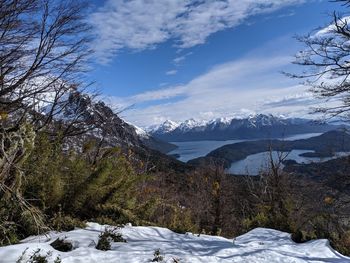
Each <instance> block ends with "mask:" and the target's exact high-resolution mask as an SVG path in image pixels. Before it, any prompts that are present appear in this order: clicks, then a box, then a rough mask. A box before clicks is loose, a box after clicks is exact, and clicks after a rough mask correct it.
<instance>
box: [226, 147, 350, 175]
mask: <svg viewBox="0 0 350 263" xmlns="http://www.w3.org/2000/svg"><path fill="white" fill-rule="evenodd" d="M306 152H314V151H312V150H292V151H291V152H289V153H281V152H276V151H273V152H272V158H273V160H274V161H275V162H277V161H278V159H279V156H281V155H282V156H283V157H284V156H286V155H287V157H286V158H285V159H286V160H294V161H296V162H297V163H300V164H301V163H305V164H308V163H313V162H325V161H329V160H331V159H334V158H339V157H342V156H347V155H349V153H346V152H338V153H336V154H335V155H334V157H327V158H318V157H302V156H300V154H303V153H306ZM269 160H270V153H269V152H262V153H257V154H252V155H249V156H247V157H246V158H245V159H244V160H241V161H238V162H234V163H232V164H231V167H230V168H229V169H228V170H227V171H228V173H230V174H247V175H258V174H259V172H260V171H263V170H267V169H268V167H269V164H268V163H269ZM281 168H283V165H282V167H281Z"/></svg>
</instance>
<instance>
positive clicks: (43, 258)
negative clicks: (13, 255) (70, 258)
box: [16, 248, 62, 263]
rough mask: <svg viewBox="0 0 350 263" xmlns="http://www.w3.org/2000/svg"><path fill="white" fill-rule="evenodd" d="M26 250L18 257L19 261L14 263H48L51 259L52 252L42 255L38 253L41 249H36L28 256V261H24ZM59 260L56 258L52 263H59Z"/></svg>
mask: <svg viewBox="0 0 350 263" xmlns="http://www.w3.org/2000/svg"><path fill="white" fill-rule="evenodd" d="M27 250H28V249H26V250H25V251H23V253H22V255H21V256H20V257H19V259H18V260H17V261H16V263H48V262H49V261H48V260H49V259H50V258H51V256H52V252H47V253H46V255H42V254H41V253H40V252H41V249H40V248H39V249H37V250H35V251H34V252H33V254H31V255H30V256H29V258H28V259H25V258H26V254H27ZM61 262H62V261H61V259H60V258H59V257H57V258H56V259H55V260H54V263H61Z"/></svg>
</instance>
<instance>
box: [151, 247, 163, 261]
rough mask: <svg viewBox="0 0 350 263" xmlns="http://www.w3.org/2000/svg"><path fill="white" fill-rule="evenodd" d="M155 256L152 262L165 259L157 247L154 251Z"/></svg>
mask: <svg viewBox="0 0 350 263" xmlns="http://www.w3.org/2000/svg"><path fill="white" fill-rule="evenodd" d="M153 256H154V258H153V259H152V262H162V261H163V260H164V257H163V256H162V254H161V252H160V249H156V250H155V251H154V253H153Z"/></svg>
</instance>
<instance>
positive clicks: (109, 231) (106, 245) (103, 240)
mask: <svg viewBox="0 0 350 263" xmlns="http://www.w3.org/2000/svg"><path fill="white" fill-rule="evenodd" d="M118 230H119V228H112V227H111V228H106V229H105V231H104V232H102V233H101V234H100V235H99V237H98V243H97V245H96V249H98V250H103V251H107V250H110V249H111V242H123V243H124V242H126V240H125V239H124V238H123V236H122V234H121V233H119V231H118Z"/></svg>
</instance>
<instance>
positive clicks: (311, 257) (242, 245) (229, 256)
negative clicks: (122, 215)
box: [0, 223, 350, 263]
mask: <svg viewBox="0 0 350 263" xmlns="http://www.w3.org/2000/svg"><path fill="white" fill-rule="evenodd" d="M104 228H105V227H104V226H101V225H99V224H96V223H89V224H88V226H87V228H86V229H77V230H74V231H70V232H64V233H50V234H48V235H47V236H36V237H30V238H27V239H25V240H23V241H22V242H21V244H18V245H12V246H7V247H1V248H0V262H1V263H15V262H16V261H17V259H18V258H19V257H20V256H21V254H22V252H23V251H24V250H25V249H27V248H28V249H27V253H26V254H28V255H29V254H31V253H32V252H33V251H35V250H37V249H38V248H40V249H41V251H42V254H46V253H47V252H48V251H52V256H51V261H49V262H53V261H54V259H55V258H56V257H57V256H60V258H61V260H62V263H90V262H96V263H109V262H111V263H112V262H113V263H116V262H118V263H120V262H127V263H133V262H151V261H152V259H153V258H154V257H153V253H154V251H155V250H157V249H160V251H161V254H162V255H163V256H164V261H163V262H182V263H185V262H186V263H196V262H205V263H210V262H247V263H254V262H259V263H260V262H268V263H274V262H276V263H283V262H293V263H299V262H312V263H316V262H328V263H342V262H350V258H348V257H345V256H342V255H341V254H339V253H338V252H336V251H334V250H333V249H332V248H330V246H329V244H328V241H327V240H316V241H311V242H307V243H304V244H296V243H294V242H293V241H292V240H291V239H290V235H289V234H287V233H283V232H280V231H276V230H272V229H265V228H257V229H254V230H252V231H250V232H248V233H247V234H244V235H242V236H239V237H237V238H236V239H235V240H234V241H233V240H232V239H225V238H222V237H214V236H207V235H200V236H198V235H194V234H183V235H181V234H176V233H174V232H172V231H170V230H168V229H166V228H159V227H132V226H125V227H123V228H122V229H121V230H120V231H121V233H122V235H123V237H124V238H125V239H126V240H127V243H112V247H111V248H112V250H109V251H100V250H97V249H95V245H96V243H97V240H98V236H99V234H100V233H101V231H103V230H104ZM58 237H59V238H62V239H66V240H67V241H70V242H71V243H72V244H73V246H74V250H73V251H70V252H59V251H56V250H54V249H53V248H52V247H51V246H50V243H51V242H52V241H54V240H56V239H57V238H58ZM174 259H176V260H178V261H174ZM24 262H25V261H24Z"/></svg>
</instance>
